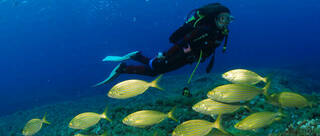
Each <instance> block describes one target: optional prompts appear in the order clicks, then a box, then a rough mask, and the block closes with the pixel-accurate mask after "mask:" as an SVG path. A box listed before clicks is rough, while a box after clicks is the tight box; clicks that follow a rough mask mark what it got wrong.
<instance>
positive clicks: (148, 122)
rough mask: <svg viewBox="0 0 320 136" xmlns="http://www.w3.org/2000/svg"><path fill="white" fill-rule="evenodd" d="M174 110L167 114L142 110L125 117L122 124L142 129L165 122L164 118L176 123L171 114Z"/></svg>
mask: <svg viewBox="0 0 320 136" xmlns="http://www.w3.org/2000/svg"><path fill="white" fill-rule="evenodd" d="M174 110H175V108H173V109H172V110H171V111H170V112H169V113H167V114H166V113H163V112H159V111H153V110H142V111H137V112H134V113H131V114H130V115H128V116H127V117H125V118H124V119H123V120H122V123H123V124H126V125H128V126H134V127H139V128H144V127H147V126H152V125H154V124H158V123H160V122H162V121H163V120H165V119H166V118H170V119H172V120H174V121H177V122H178V120H177V119H175V118H174V116H173V112H174Z"/></svg>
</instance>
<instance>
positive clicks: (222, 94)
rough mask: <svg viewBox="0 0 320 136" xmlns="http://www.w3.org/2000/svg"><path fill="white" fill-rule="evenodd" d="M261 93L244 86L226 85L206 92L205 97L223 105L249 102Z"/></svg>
mask: <svg viewBox="0 0 320 136" xmlns="http://www.w3.org/2000/svg"><path fill="white" fill-rule="evenodd" d="M261 93H263V89H261V88H257V87H254V86H251V85H246V84H227V85H222V86H218V87H216V88H215V89H213V90H211V91H209V92H208V94H207V96H208V97H209V98H210V99H212V100H215V101H218V102H223V103H237V102H242V101H249V100H251V99H253V98H254V97H256V96H257V95H259V94H261Z"/></svg>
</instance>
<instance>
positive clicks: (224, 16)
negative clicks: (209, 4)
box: [215, 12, 234, 30]
mask: <svg viewBox="0 0 320 136" xmlns="http://www.w3.org/2000/svg"><path fill="white" fill-rule="evenodd" d="M233 20H234V17H233V16H231V15H230V12H222V13H220V14H218V16H217V17H216V18H215V22H216V26H217V28H218V29H220V30H223V29H226V28H228V25H229V24H230V23H231V22H232V21H233Z"/></svg>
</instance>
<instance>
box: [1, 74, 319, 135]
mask: <svg viewBox="0 0 320 136" xmlns="http://www.w3.org/2000/svg"><path fill="white" fill-rule="evenodd" d="M253 71H255V72H257V73H258V74H260V75H264V76H266V75H269V74H271V75H272V83H271V88H270V91H269V92H270V93H272V92H281V91H288V90H290V91H293V92H297V93H300V94H303V95H304V96H306V98H307V99H308V100H309V101H312V102H313V106H312V108H310V107H305V108H301V109H296V108H293V109H292V108H288V109H283V112H284V113H285V114H286V115H287V117H285V118H283V119H282V120H280V121H277V122H274V123H273V124H272V125H270V126H268V127H266V128H262V129H259V130H257V131H240V130H237V129H235V128H234V127H233V126H234V124H236V123H237V122H238V121H240V120H241V119H243V118H244V117H246V116H248V115H250V114H251V113H250V112H249V111H247V110H245V109H240V110H238V111H237V112H235V113H233V114H226V115H223V116H222V125H223V127H224V128H225V129H226V130H227V131H229V132H231V133H232V134H234V135H235V136H320V81H318V80H314V79H312V78H310V77H309V76H308V75H305V74H303V72H297V71H291V70H284V69H258V70H253ZM221 74H222V73H211V74H197V75H195V77H194V79H193V80H192V83H191V86H190V89H191V92H192V97H185V96H182V95H181V93H182V88H184V87H185V85H186V81H187V79H188V76H189V75H179V76H166V75H164V77H163V78H162V79H161V80H160V83H159V85H160V86H161V87H162V88H164V89H165V91H159V90H157V89H155V88H151V89H149V90H148V91H146V92H145V93H144V94H142V95H139V96H137V97H134V98H131V99H127V100H114V99H110V98H107V97H105V96H95V97H88V98H83V99H80V100H76V101H68V102H63V103H58V104H54V105H45V106H41V107H37V108H34V109H30V110H27V111H20V112H16V113H14V114H12V115H8V116H4V117H1V118H0V136H21V135H22V134H21V132H22V129H23V127H24V125H25V124H26V122H27V121H28V120H30V119H32V118H42V117H43V115H44V114H45V113H47V120H48V121H49V122H51V124H50V125H44V126H43V128H42V129H41V130H40V131H39V132H38V133H37V134H35V136H73V135H75V134H77V133H81V134H86V135H99V134H102V133H104V132H105V131H107V133H108V136H154V135H157V136H169V135H171V133H172V131H173V130H174V128H175V127H176V126H177V125H179V123H178V122H175V121H173V120H170V119H167V120H165V121H163V122H161V123H160V124H157V125H154V126H151V127H147V128H135V127H131V126H126V125H124V124H122V122H121V121H122V119H123V118H124V117H125V116H127V115H128V114H130V113H133V112H135V111H139V110H158V111H161V112H165V113H167V112H169V111H170V109H172V108H173V107H175V106H177V109H176V110H175V112H174V116H175V117H176V118H177V119H178V120H179V121H180V123H182V122H184V121H187V120H191V119H204V120H207V121H211V122H213V121H215V119H214V118H212V117H210V116H207V115H203V114H200V113H197V112H195V111H193V110H192V108H191V107H192V106H193V105H194V104H195V103H197V102H199V101H201V100H203V99H206V98H207V96H206V95H207V92H208V91H210V90H212V89H213V88H215V87H217V86H219V85H223V84H228V83H229V82H228V81H226V80H224V79H222V78H221ZM106 93H107V91H106ZM106 105H108V107H109V110H108V113H107V115H108V117H109V118H111V119H112V122H109V121H107V120H104V119H102V120H101V121H100V122H99V123H98V124H97V125H95V126H93V127H91V128H89V129H87V130H81V131H79V130H74V129H71V128H69V127H68V123H69V122H70V120H71V119H72V118H73V117H75V116H76V115H78V114H80V113H83V112H96V113H99V114H100V113H102V112H103V110H104V109H105V107H106ZM248 106H249V107H250V108H251V109H252V110H253V111H252V112H258V111H274V112H277V111H278V110H279V108H278V107H275V106H273V105H271V104H268V103H267V102H266V100H265V98H264V96H262V95H260V96H258V97H256V98H255V99H254V100H252V101H250V102H249V103H248ZM215 131H216V130H215V129H213V131H212V133H210V134H208V135H222V134H217V133H215Z"/></svg>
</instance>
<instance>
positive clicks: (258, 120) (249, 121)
mask: <svg viewBox="0 0 320 136" xmlns="http://www.w3.org/2000/svg"><path fill="white" fill-rule="evenodd" d="M284 116H285V115H283V114H282V113H281V112H268V111H265V112H257V113H253V114H251V115H249V116H248V117H246V118H244V119H243V120H241V121H240V122H238V123H237V124H235V125H234V127H235V128H237V129H240V130H253V131H255V130H257V129H259V128H263V127H266V126H268V125H271V124H272V123H273V122H274V121H278V120H280V119H281V117H284Z"/></svg>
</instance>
